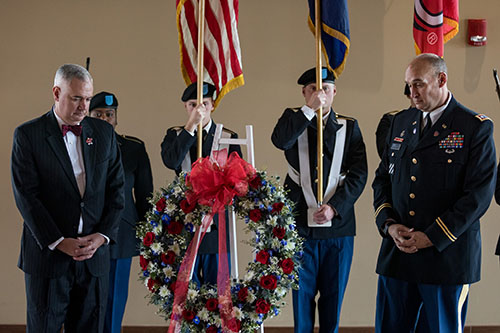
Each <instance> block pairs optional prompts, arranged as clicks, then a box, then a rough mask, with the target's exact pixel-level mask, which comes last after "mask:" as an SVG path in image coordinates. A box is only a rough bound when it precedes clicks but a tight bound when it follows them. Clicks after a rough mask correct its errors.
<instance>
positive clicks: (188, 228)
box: [184, 223, 194, 232]
mask: <svg viewBox="0 0 500 333" xmlns="http://www.w3.org/2000/svg"><path fill="white" fill-rule="evenodd" d="M184 228H186V230H187V231H189V232H193V229H194V226H193V224H192V223H186V226H185V227H184Z"/></svg>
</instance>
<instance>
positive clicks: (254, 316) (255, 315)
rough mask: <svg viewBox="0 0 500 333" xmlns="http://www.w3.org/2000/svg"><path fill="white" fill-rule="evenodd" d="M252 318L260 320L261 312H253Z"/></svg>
mask: <svg viewBox="0 0 500 333" xmlns="http://www.w3.org/2000/svg"><path fill="white" fill-rule="evenodd" d="M250 319H252V320H253V321H260V318H259V314H258V313H257V312H251V313H250Z"/></svg>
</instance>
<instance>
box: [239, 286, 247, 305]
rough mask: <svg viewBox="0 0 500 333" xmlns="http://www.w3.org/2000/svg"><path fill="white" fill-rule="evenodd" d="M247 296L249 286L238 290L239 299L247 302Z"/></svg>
mask: <svg viewBox="0 0 500 333" xmlns="http://www.w3.org/2000/svg"><path fill="white" fill-rule="evenodd" d="M247 296H248V288H247V287H243V288H241V289H240V290H239V291H238V300H239V301H240V302H245V301H246V300H247Z"/></svg>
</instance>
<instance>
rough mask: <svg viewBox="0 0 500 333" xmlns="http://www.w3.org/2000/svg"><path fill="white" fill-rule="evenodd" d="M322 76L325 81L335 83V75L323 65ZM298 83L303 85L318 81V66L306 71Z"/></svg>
mask: <svg viewBox="0 0 500 333" xmlns="http://www.w3.org/2000/svg"><path fill="white" fill-rule="evenodd" d="M321 78H322V79H323V82H325V83H335V75H334V74H333V73H332V72H331V71H330V70H328V68H326V67H322V69H321ZM297 83H298V84H300V85H303V86H307V85H308V84H310V83H316V67H313V68H311V69H308V70H307V71H305V72H304V73H303V74H302V75H301V76H300V77H299V79H298V80H297Z"/></svg>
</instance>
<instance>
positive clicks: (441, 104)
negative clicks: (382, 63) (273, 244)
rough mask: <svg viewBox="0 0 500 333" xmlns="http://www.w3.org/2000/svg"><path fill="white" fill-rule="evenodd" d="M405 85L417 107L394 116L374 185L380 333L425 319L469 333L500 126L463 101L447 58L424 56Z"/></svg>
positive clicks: (430, 326)
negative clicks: (482, 223)
mask: <svg viewBox="0 0 500 333" xmlns="http://www.w3.org/2000/svg"><path fill="white" fill-rule="evenodd" d="M405 79H406V82H407V83H408V85H409V86H410V90H411V97H412V100H413V102H414V103H415V106H416V108H410V109H408V110H404V111H401V112H399V113H398V114H396V115H395V116H394V119H393V121H392V125H391V128H390V130H389V135H388V137H387V141H386V148H385V155H384V156H383V159H382V161H381V163H380V165H379V167H378V169H377V171H376V177H375V180H374V182H373V190H374V207H375V217H376V224H377V227H378V229H379V232H380V234H381V235H382V237H383V240H382V246H381V248H380V252H379V257H378V262H377V273H378V274H379V282H378V293H377V312H376V323H375V327H376V332H413V330H414V328H415V323H416V322H417V320H418V319H419V312H421V311H425V315H424V316H423V317H424V318H425V321H426V323H425V326H426V327H427V331H428V332H430V333H432V332H462V331H463V327H464V325H465V315H466V312H467V300H468V292H469V284H471V283H474V282H477V281H479V279H480V265H481V235H480V225H479V218H480V217H481V216H482V215H483V214H484V213H485V212H486V210H487V208H488V206H489V204H490V201H491V197H492V196H493V192H494V189H495V179H496V165H495V164H496V161H495V159H496V156H495V145H494V142H493V123H492V122H491V120H490V119H489V118H488V117H487V116H485V115H483V114H477V113H475V112H473V111H471V110H469V109H467V108H466V107H464V106H463V105H461V104H460V103H458V102H457V101H456V100H455V98H454V97H453V95H452V94H451V92H449V90H448V87H447V81H448V74H447V68H446V63H445V62H444V60H443V59H441V58H440V57H438V56H436V55H434V54H422V55H420V56H418V57H416V58H415V59H414V60H413V61H412V62H411V63H410V64H409V66H408V68H407V70H406V75H405Z"/></svg>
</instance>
